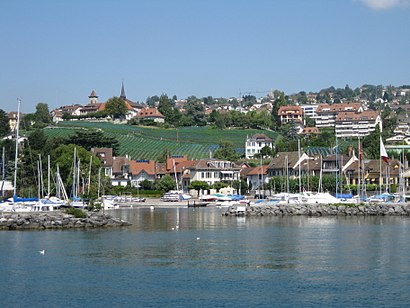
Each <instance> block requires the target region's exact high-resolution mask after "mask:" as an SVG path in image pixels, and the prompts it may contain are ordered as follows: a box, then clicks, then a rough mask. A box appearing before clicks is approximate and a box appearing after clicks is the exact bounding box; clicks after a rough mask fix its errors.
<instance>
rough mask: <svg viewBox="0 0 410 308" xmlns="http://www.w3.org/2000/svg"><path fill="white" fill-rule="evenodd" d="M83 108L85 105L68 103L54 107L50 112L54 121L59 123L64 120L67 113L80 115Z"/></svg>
mask: <svg viewBox="0 0 410 308" xmlns="http://www.w3.org/2000/svg"><path fill="white" fill-rule="evenodd" d="M81 108H83V106H82V105H80V104H74V105H66V106H61V107H59V108H56V109H54V110H53V111H51V112H50V114H51V116H52V117H53V122H55V123H58V122H60V121H62V120H63V116H64V115H65V114H68V115H70V116H79V115H80V114H81V112H80V111H81Z"/></svg>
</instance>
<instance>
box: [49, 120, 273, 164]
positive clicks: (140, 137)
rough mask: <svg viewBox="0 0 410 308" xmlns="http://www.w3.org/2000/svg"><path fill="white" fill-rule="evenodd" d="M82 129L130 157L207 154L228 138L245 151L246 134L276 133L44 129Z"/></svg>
mask: <svg viewBox="0 0 410 308" xmlns="http://www.w3.org/2000/svg"><path fill="white" fill-rule="evenodd" d="M84 129H101V130H102V131H103V132H104V134H105V135H107V136H109V137H114V138H116V139H117V140H118V141H119V144H120V149H119V152H120V153H119V154H120V155H121V156H124V155H130V156H131V158H132V159H157V158H158V157H159V156H160V155H161V154H162V153H163V152H164V151H165V150H168V151H169V152H170V153H171V154H172V155H188V157H189V158H191V159H197V158H206V157H209V154H210V152H214V151H215V150H216V149H217V148H218V144H219V142H221V141H230V142H232V143H233V144H234V147H235V149H236V151H237V152H238V153H240V154H244V151H245V140H246V136H247V135H253V134H255V133H264V134H265V135H267V136H269V137H271V138H275V137H276V135H277V134H276V133H274V132H269V131H261V130H255V129H249V130H243V129H226V130H219V129H214V128H210V127H182V128H179V129H175V128H170V129H164V128H157V127H140V126H130V125H124V124H113V123H103V122H85V121H84V122H83V121H72V122H62V123H60V124H58V126H56V127H54V128H46V129H44V131H45V133H46V135H47V136H49V137H57V136H64V137H68V136H70V135H73V134H75V132H76V131H81V130H84Z"/></svg>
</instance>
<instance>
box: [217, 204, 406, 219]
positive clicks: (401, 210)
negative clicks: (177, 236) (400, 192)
mask: <svg viewBox="0 0 410 308" xmlns="http://www.w3.org/2000/svg"><path fill="white" fill-rule="evenodd" d="M222 215H223V216H297V215H304V216H387V215H390V216H410V204H366V205H365V204H361V205H353V206H347V205H324V204H280V205H268V206H247V207H245V206H243V207H236V206H231V207H229V208H228V210H227V211H225V212H224V213H222Z"/></svg>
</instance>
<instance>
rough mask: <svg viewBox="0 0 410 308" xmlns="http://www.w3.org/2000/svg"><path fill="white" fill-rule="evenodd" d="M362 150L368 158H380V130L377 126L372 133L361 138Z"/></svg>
mask: <svg viewBox="0 0 410 308" xmlns="http://www.w3.org/2000/svg"><path fill="white" fill-rule="evenodd" d="M362 148H363V151H364V152H365V153H366V155H367V157H368V158H370V159H378V158H379V157H380V128H379V126H378V125H377V126H376V129H375V130H374V131H373V132H371V133H370V134H369V135H367V136H365V137H364V138H363V142H362Z"/></svg>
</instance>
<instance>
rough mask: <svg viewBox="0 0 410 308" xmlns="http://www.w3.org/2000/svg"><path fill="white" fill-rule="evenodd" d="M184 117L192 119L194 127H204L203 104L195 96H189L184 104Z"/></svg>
mask: <svg viewBox="0 0 410 308" xmlns="http://www.w3.org/2000/svg"><path fill="white" fill-rule="evenodd" d="M185 110H186V115H187V116H188V117H190V118H191V119H192V121H193V122H194V123H195V125H198V126H204V125H206V119H205V112H204V106H203V103H202V102H201V101H200V100H199V99H197V98H196V97H195V96H190V97H189V98H188V101H187V103H186V104H185Z"/></svg>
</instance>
